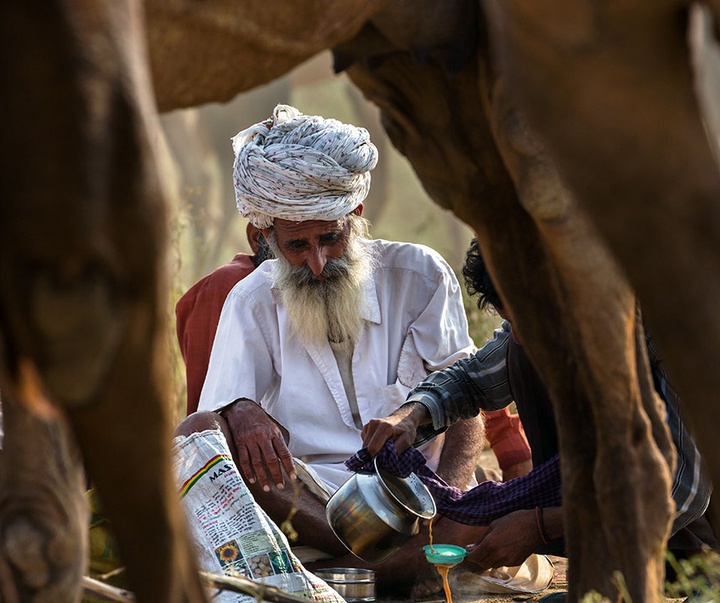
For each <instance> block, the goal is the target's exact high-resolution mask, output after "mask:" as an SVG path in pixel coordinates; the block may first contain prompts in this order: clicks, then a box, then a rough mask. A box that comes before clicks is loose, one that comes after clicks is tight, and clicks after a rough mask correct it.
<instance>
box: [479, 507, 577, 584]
mask: <svg viewBox="0 0 720 603" xmlns="http://www.w3.org/2000/svg"><path fill="white" fill-rule="evenodd" d="M540 518H541V519H542V526H541V524H540V520H541V519H540ZM541 528H542V531H543V532H542V533H541ZM563 534H564V527H563V520H562V507H549V508H545V509H542V514H541V515H540V510H539V509H522V510H520V511H514V512H512V513H508V514H507V515H504V516H503V517H500V518H499V519H496V520H495V521H493V522H492V523H491V524H490V525H489V526H488V530H487V531H486V532H485V533H484V534H483V535H482V536H481V537H480V539H479V540H478V541H477V542H475V543H473V544H470V545H468V546H467V547H466V548H467V549H468V551H469V554H468V556H467V557H466V558H465V561H466V562H467V563H469V564H471V565H473V566H475V568H476V571H478V572H483V571H485V570H488V569H490V568H491V567H502V566H508V567H512V566H516V565H520V564H521V563H522V562H523V561H525V559H527V558H528V557H529V556H530V555H532V554H533V553H535V552H537V551H538V550H540V549H541V548H542V546H543V545H544V544H547V543H548V542H550V541H552V540H557V539H559V538H562V537H563Z"/></svg>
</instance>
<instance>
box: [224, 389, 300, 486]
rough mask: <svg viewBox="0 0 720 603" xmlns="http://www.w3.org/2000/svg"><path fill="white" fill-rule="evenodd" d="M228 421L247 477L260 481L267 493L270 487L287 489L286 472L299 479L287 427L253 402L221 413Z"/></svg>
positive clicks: (234, 406) (242, 469)
mask: <svg viewBox="0 0 720 603" xmlns="http://www.w3.org/2000/svg"><path fill="white" fill-rule="evenodd" d="M221 414H222V415H223V416H224V417H225V419H227V422H228V425H229V426H230V431H231V432H232V434H233V441H234V443H235V448H236V450H237V456H238V463H239V464H240V470H241V471H242V474H243V477H244V478H245V479H246V480H247V481H248V482H249V483H251V484H254V483H255V482H256V481H257V482H259V484H260V486H261V487H262V489H263V490H264V491H265V492H269V491H270V484H275V486H276V487H277V488H279V489H281V490H282V489H283V488H284V487H285V479H284V477H283V473H282V470H283V469H284V470H285V473H286V474H287V475H288V476H289V477H290V479H293V480H294V479H296V478H297V473H296V472H295V464H294V463H293V460H292V455H291V454H290V451H289V450H288V448H287V444H286V440H285V436H286V435H287V431H285V432H283V427H282V426H281V425H280V424H279V423H278V422H277V421H275V419H273V418H272V417H271V416H270V415H268V414H267V413H266V412H265V411H264V410H263V409H262V408H260V406H259V405H257V404H255V402H253V401H252V400H245V399H241V400H236V401H235V402H233V403H232V404H230V405H229V406H228V407H226V408H225V409H224V410H223V411H222V413H221Z"/></svg>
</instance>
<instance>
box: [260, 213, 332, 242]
mask: <svg viewBox="0 0 720 603" xmlns="http://www.w3.org/2000/svg"><path fill="white" fill-rule="evenodd" d="M344 224H345V220H344V219H341V220H305V221H302V222H293V221H292V220H283V219H281V218H276V219H275V222H274V227H275V233H276V234H277V236H279V237H282V238H283V239H309V238H312V237H317V236H319V235H322V234H325V233H331V232H337V231H339V230H342V229H343V226H344Z"/></svg>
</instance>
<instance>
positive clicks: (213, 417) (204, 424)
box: [173, 411, 227, 437]
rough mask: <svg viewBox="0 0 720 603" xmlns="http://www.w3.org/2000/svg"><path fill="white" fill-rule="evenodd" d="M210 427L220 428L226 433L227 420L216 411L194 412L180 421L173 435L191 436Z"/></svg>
mask: <svg viewBox="0 0 720 603" xmlns="http://www.w3.org/2000/svg"><path fill="white" fill-rule="evenodd" d="M208 429H219V430H221V431H222V432H223V433H224V434H226V433H227V422H226V421H225V419H223V418H222V417H221V416H220V415H219V414H218V413H216V412H207V411H205V412H194V413H192V414H190V415H188V416H187V417H185V418H184V419H183V420H182V421H180V423H179V424H178V426H177V427H176V428H175V431H174V432H173V435H174V436H189V435H191V434H193V433H197V432H200V431H206V430H208ZM226 437H227V436H226Z"/></svg>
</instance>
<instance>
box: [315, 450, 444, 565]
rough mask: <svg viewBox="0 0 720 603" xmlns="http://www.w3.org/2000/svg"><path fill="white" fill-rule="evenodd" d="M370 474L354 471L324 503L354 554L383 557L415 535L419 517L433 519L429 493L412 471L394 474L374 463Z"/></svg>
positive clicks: (371, 558)
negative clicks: (405, 476)
mask: <svg viewBox="0 0 720 603" xmlns="http://www.w3.org/2000/svg"><path fill="white" fill-rule="evenodd" d="M374 464H375V473H356V474H354V475H353V476H352V477H351V478H350V479H349V480H348V481H346V482H345V483H344V484H343V485H342V486H340V488H338V490H337V491H336V492H335V494H333V495H332V497H331V498H330V500H329V501H328V502H327V505H326V506H325V514H326V516H327V520H328V523H329V524H330V527H331V528H332V530H333V532H334V533H335V535H336V536H337V537H338V539H339V540H340V541H341V542H342V543H343V544H344V545H345V546H346V547H347V548H348V550H350V552H352V553H353V554H354V555H355V556H357V557H359V558H360V559H363V560H364V561H368V562H373V563H375V562H380V561H384V560H385V559H387V558H388V557H390V555H392V554H393V553H395V552H396V551H397V550H398V549H399V548H400V547H401V546H402V545H403V544H405V543H406V542H407V541H408V540H409V539H410V538H412V537H413V536H414V535H415V534H417V533H418V524H419V520H420V519H432V518H433V517H435V513H436V508H435V501H434V500H433V497H432V495H431V494H430V491H429V490H428V489H427V488H426V487H425V484H423V483H422V481H420V478H419V477H418V476H417V475H415V474H414V473H411V474H410V475H409V476H408V477H407V478H401V477H397V476H395V475H392V474H391V473H388V472H387V471H385V470H384V469H381V468H379V467H378V466H377V459H376V460H375V463H374Z"/></svg>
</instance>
